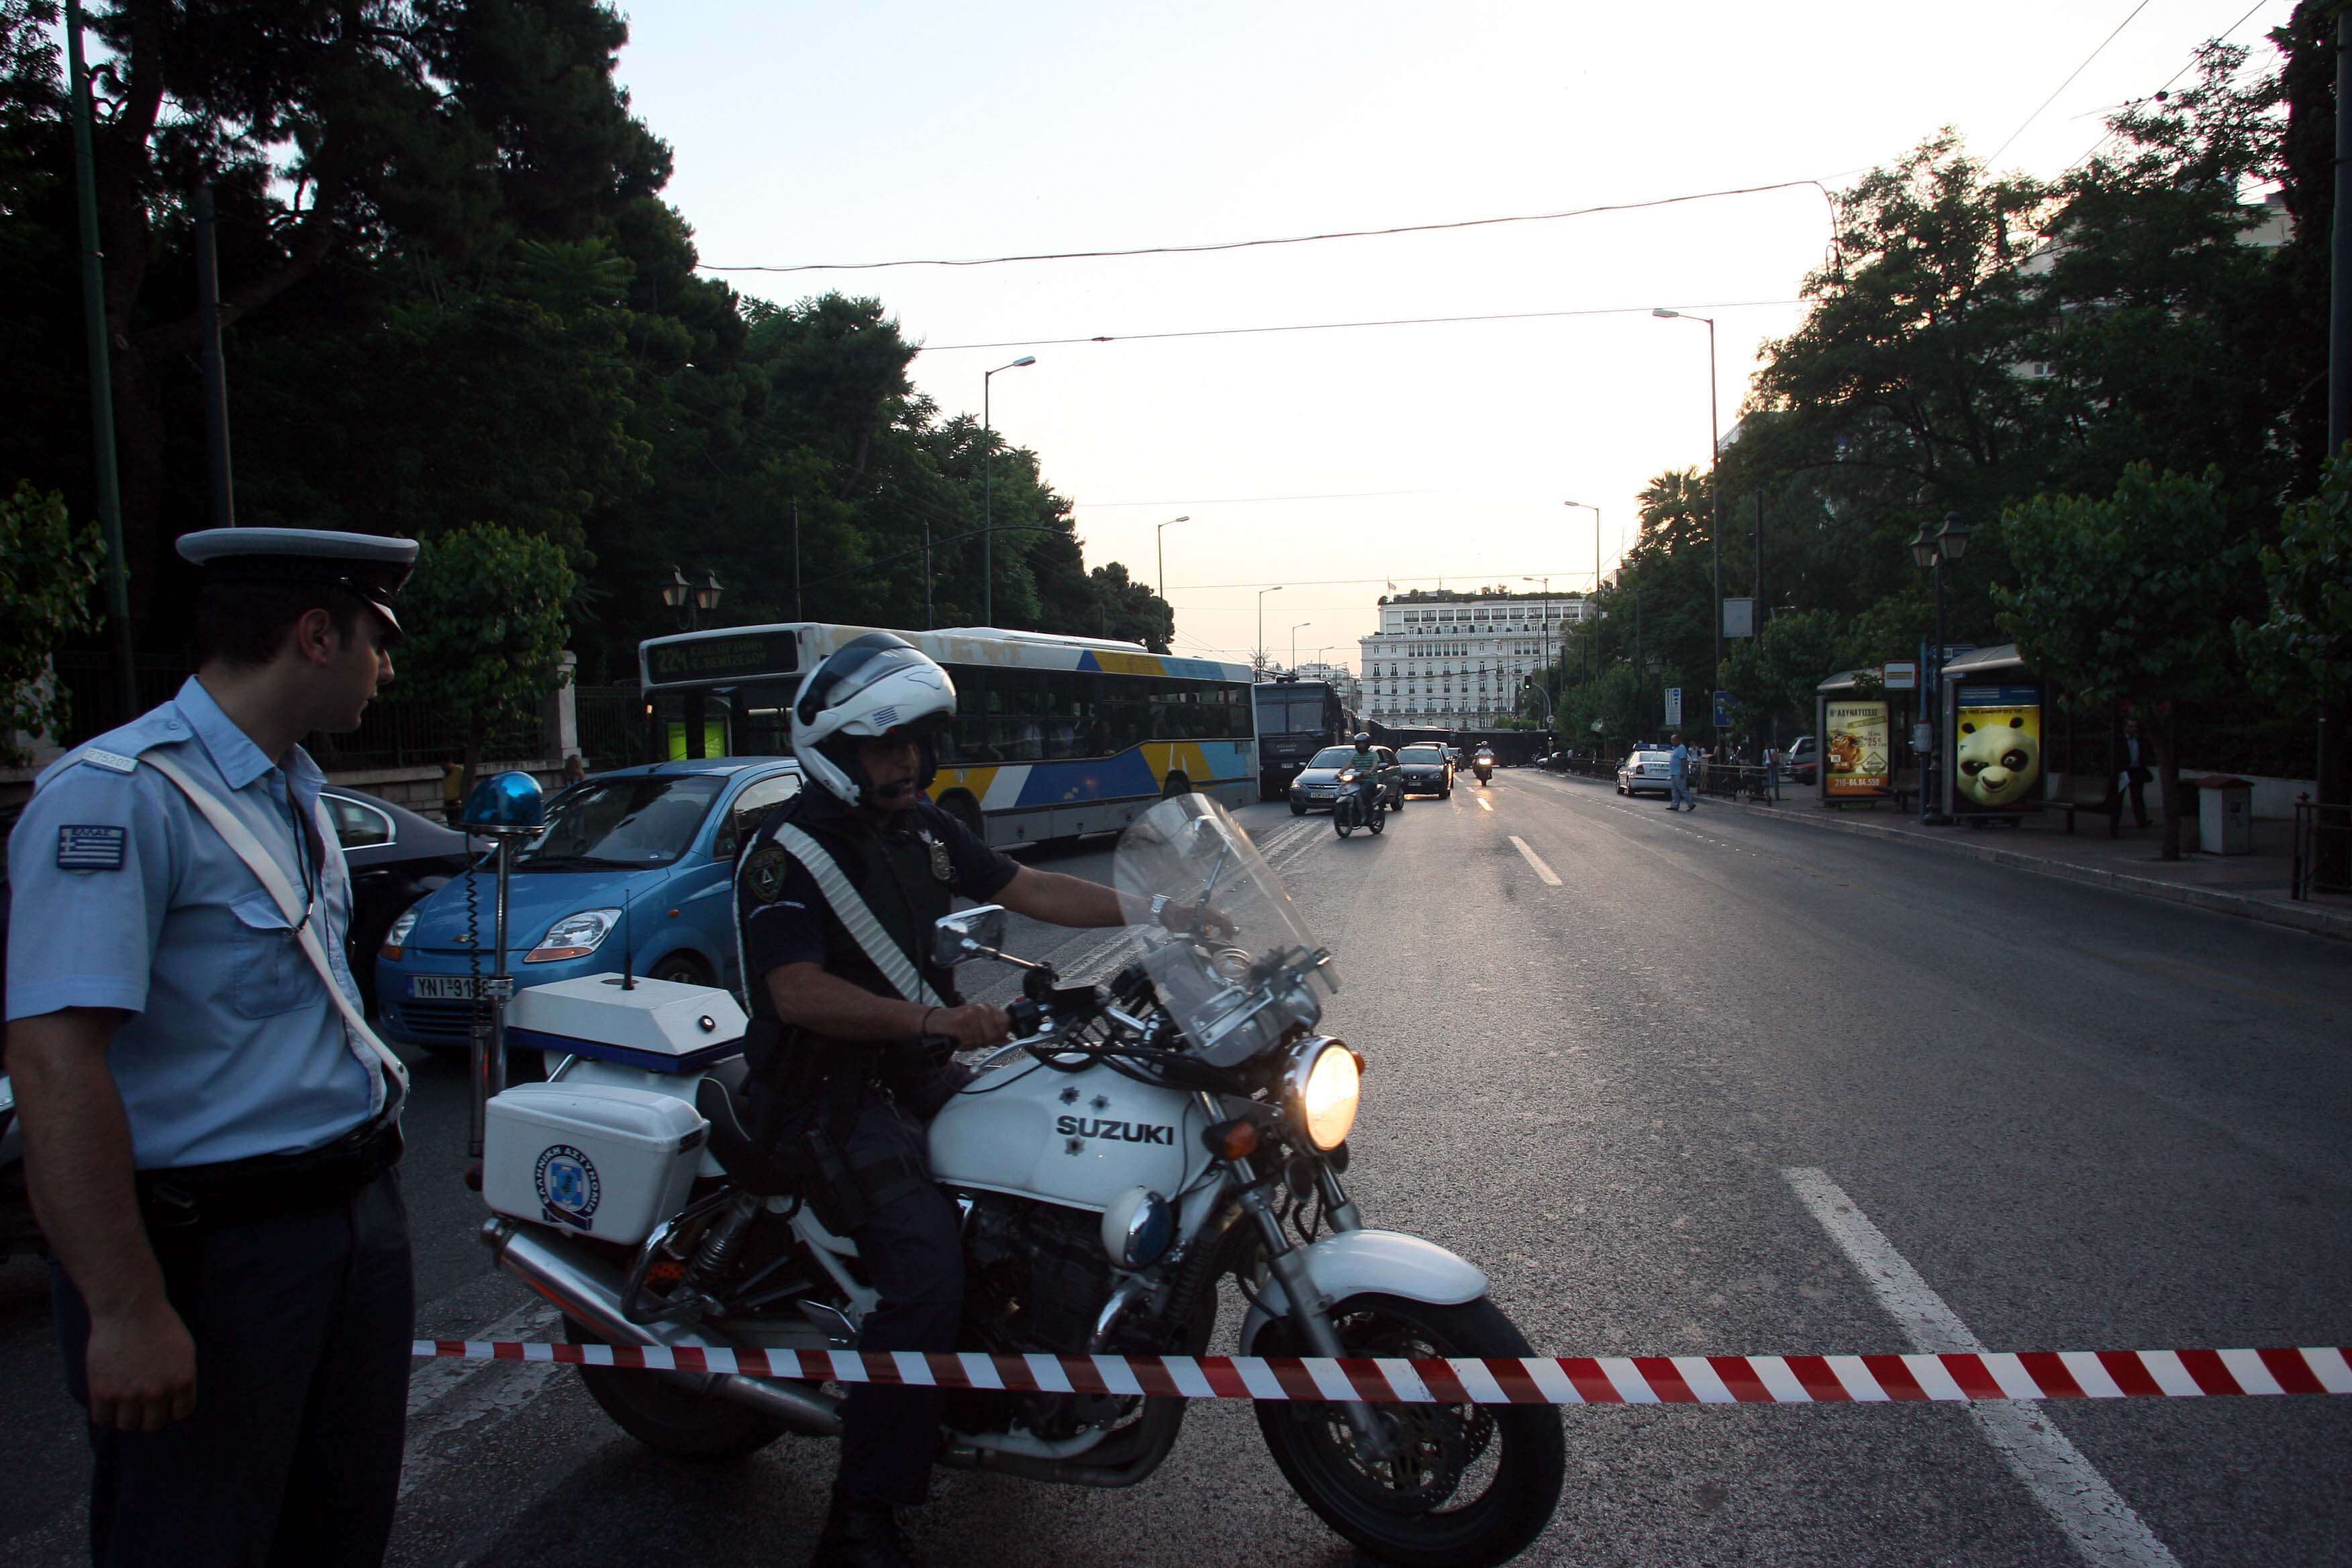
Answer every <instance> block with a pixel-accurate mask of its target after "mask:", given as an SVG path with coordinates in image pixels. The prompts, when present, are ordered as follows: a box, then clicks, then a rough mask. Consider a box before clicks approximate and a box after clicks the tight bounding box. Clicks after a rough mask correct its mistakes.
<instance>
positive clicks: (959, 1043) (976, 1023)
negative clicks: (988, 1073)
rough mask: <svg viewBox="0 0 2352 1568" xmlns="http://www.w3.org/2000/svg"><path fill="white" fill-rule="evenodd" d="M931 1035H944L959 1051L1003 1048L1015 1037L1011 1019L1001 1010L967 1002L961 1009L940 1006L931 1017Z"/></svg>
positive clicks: (982, 1003)
mask: <svg viewBox="0 0 2352 1568" xmlns="http://www.w3.org/2000/svg"><path fill="white" fill-rule="evenodd" d="M930 1028H931V1033H933V1034H935V1035H944V1036H946V1037H948V1038H949V1039H950V1040H953V1041H954V1042H955V1043H956V1048H957V1049H958V1050H965V1051H969V1050H977V1049H978V1048H979V1047H982V1046H1001V1045H1003V1043H1004V1042H1005V1041H1007V1040H1009V1039H1011V1038H1012V1037H1013V1025H1012V1020H1011V1019H1009V1018H1007V1017H1006V1016H1005V1015H1004V1009H1003V1008H1002V1007H992V1006H990V1005H988V1004H987V1003H985V1002H967V1003H965V1004H964V1005H962V1006H961V1007H941V1008H940V1009H938V1010H937V1011H936V1012H934V1013H933V1014H932V1015H931V1025H930Z"/></svg>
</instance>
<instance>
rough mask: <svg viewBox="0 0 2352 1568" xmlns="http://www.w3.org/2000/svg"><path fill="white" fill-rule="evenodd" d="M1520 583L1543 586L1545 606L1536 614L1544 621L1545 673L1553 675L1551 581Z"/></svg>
mask: <svg viewBox="0 0 2352 1568" xmlns="http://www.w3.org/2000/svg"><path fill="white" fill-rule="evenodd" d="M1519 581H1520V582H1522V583H1541V584H1543V592H1544V596H1543V604H1542V605H1541V606H1540V607H1539V608H1538V610H1537V612H1536V613H1537V615H1538V616H1540V617H1542V620H1543V673H1544V674H1546V675H1549V674H1550V673H1551V579H1550V578H1549V577H1521V578H1520V579H1519Z"/></svg>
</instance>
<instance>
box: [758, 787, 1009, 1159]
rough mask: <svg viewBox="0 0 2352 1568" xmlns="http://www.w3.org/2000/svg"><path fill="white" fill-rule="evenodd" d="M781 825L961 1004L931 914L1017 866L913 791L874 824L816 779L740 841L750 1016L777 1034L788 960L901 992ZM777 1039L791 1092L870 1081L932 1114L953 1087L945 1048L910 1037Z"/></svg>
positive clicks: (990, 890) (995, 885) (944, 999)
mask: <svg viewBox="0 0 2352 1568" xmlns="http://www.w3.org/2000/svg"><path fill="white" fill-rule="evenodd" d="M785 823H790V824H791V825H792V826H794V827H797V828H799V829H800V830H801V831H802V832H803V833H805V834H807V835H808V836H809V837H811V838H814V839H815V840H816V842H817V843H818V845H819V846H820V847H823V848H824V850H825V851H826V852H827V853H828V854H830V855H831V856H832V857H833V859H834V863H835V865H837V866H839V867H840V868H841V870H842V874H843V875H844V876H845V877H846V878H847V879H849V883H850V885H851V886H852V887H853V888H855V889H856V890H857V892H858V894H859V896H860V897H861V898H863V899H864V900H865V901H866V908H868V909H869V910H872V911H873V912H874V916H875V919H876V920H877V921H878V922H879V923H880V924H881V927H882V929H883V931H884V932H885V934H886V935H887V937H888V938H889V940H890V941H891V942H893V943H895V944H896V945H897V946H898V949H899V951H900V952H904V953H906V954H907V955H908V957H909V958H911V959H912V960H913V961H914V963H915V964H916V967H917V968H918V969H919V971H920V973H921V974H922V976H923V979H924V980H925V981H926V982H928V983H929V985H930V987H931V989H932V990H933V991H935V992H937V993H938V994H939V995H940V1002H941V1004H942V1005H945V1006H950V1007H952V1006H955V1005H958V1003H959V1000H960V998H959V997H958V995H957V993H956V989H955V981H954V972H953V971H952V970H950V969H947V968H945V967H942V966H940V965H938V964H934V963H931V962H930V946H931V925H932V922H933V921H937V920H938V919H939V918H940V916H942V915H944V914H946V913H948V912H949V910H951V909H952V908H953V907H954V903H955V899H956V896H957V895H959V894H961V895H962V896H963V897H965V898H969V899H972V900H978V901H981V902H986V901H987V900H991V899H993V898H994V897H995V896H996V895H997V894H998V893H1000V892H1002V891H1003V889H1004V885H1005V884H1006V883H1007V882H1010V881H1011V880H1013V876H1014V874H1015V873H1016V872H1017V871H1019V869H1020V868H1019V866H1018V865H1016V864H1015V863H1014V862H1013V860H1011V859H1010V858H1006V857H1005V856H1004V855H1003V854H1002V853H1000V852H999V851H997V850H994V849H991V848H990V847H988V846H987V845H985V844H983V843H982V842H981V840H980V839H979V838H977V837H974V836H973V835H972V833H971V830H970V829H968V828H966V827H965V826H963V825H962V824H961V823H959V822H958V821H956V820H955V818H953V817H951V816H949V815H948V814H947V813H946V812H944V811H941V810H940V808H939V807H938V806H936V805H932V804H931V803H930V802H929V800H924V799H920V798H918V800H917V801H916V803H915V805H913V806H911V807H910V808H908V810H906V811H903V812H901V813H899V814H898V816H897V817H896V818H894V819H893V820H892V821H891V823H890V824H889V826H887V827H883V828H879V829H877V828H876V827H875V826H874V825H873V824H872V823H871V822H869V821H868V820H867V819H866V816H865V815H864V814H863V813H861V812H859V811H857V810H856V809H855V808H853V807H850V806H846V805H842V804H841V802H840V801H838V800H837V799H835V797H834V796H833V795H831V794H830V793H829V792H827V791H824V790H822V789H815V788H811V789H805V790H803V791H802V792H801V794H800V795H799V796H798V797H797V798H795V799H794V800H793V803H792V804H791V805H788V806H786V807H785V808H784V809H783V810H782V811H779V812H778V813H776V814H775V815H774V816H772V817H770V818H769V819H768V821H766V822H765V823H762V824H761V826H760V829H759V831H758V832H757V833H755V834H753V835H752V837H751V843H750V844H748V845H747V846H746V847H744V850H743V855H744V859H743V863H742V865H741V867H740V874H739V875H738V876H737V878H736V879H735V881H736V889H737V891H736V899H737V903H736V911H737V916H738V918H739V919H740V921H741V922H742V933H743V975H744V990H745V991H746V993H747V994H748V999H749V1002H750V1005H751V1016H752V1017H753V1019H754V1020H764V1021H765V1022H766V1023H767V1025H768V1026H770V1028H769V1030H768V1031H767V1032H769V1033H772V1032H773V1030H772V1026H773V1024H774V1021H775V1005H774V1003H773V1002H772V999H771V998H770V996H769V994H768V985H767V976H768V974H769V973H770V972H771V971H772V970H775V969H777V968H779V967H781V966H782V965H784V964H788V963H814V964H816V965H818V966H819V967H820V968H822V969H824V972H825V973H828V974H832V975H835V976H838V977H839V978H841V979H843V980H846V981H848V982H849V983H850V984H853V985H856V986H860V987H862V988H864V989H865V990H867V991H870V992H872V993H874V994H876V995H877V996H894V997H895V996H897V995H898V992H897V990H896V989H894V988H893V987H892V986H891V984H890V983H889V982H888V981H887V980H886V979H884V978H883V976H882V973H881V971H880V970H878V969H877V968H876V967H875V966H874V961H873V960H872V959H870V958H868V957H866V952H865V950H864V949H863V948H861V947H860V946H858V944H857V940H856V938H855V937H853V936H851V935H850V934H849V931H848V930H847V929H846V928H845V926H844V925H843V924H842V922H841V920H840V917H839V916H837V915H835V913H834V911H833V909H832V907H831V905H830V904H828V903H827V901H826V900H825V896H824V892H823V891H822V890H821V889H819V888H818V886H817V883H816V879H815V878H814V876H812V875H811V874H810V872H809V870H808V868H806V867H804V866H803V865H801V863H800V862H799V861H798V860H796V859H794V858H793V857H792V855H791V854H790V853H788V852H787V851H786V850H785V849H784V847H783V846H782V845H781V844H779V843H778V842H777V841H776V830H777V829H778V828H779V827H781V826H783V825H784V824H785ZM780 1048H781V1049H782V1050H783V1051H785V1052H787V1053H789V1054H790V1055H791V1056H792V1057H793V1058H796V1059H795V1060H794V1061H793V1064H792V1066H793V1071H792V1072H791V1073H790V1074H788V1075H787V1076H786V1081H787V1082H788V1083H790V1084H791V1085H793V1086H795V1089H796V1092H793V1093H791V1094H790V1096H789V1097H791V1098H799V1097H801V1096H803V1095H806V1094H810V1093H814V1091H815V1090H816V1089H819V1088H821V1087H822V1086H823V1082H824V1080H835V1081H851V1080H854V1081H861V1082H868V1083H873V1084H877V1085H879V1086H881V1087H882V1088H885V1089H888V1090H889V1091H890V1092H891V1094H892V1095H893V1096H894V1097H895V1098H897V1099H898V1100H899V1102H900V1103H901V1104H903V1105H905V1106H907V1107H908V1109H910V1110H914V1111H916V1113H917V1114H918V1115H922V1116H929V1114H931V1113H932V1112H933V1111H935V1110H937V1109H938V1108H939V1105H940V1104H941V1103H944V1100H945V1098H946V1094H947V1093H948V1092H950V1089H951V1088H952V1084H951V1081H950V1071H949V1058H948V1053H947V1051H946V1049H945V1048H944V1047H938V1046H935V1045H932V1044H929V1043H927V1042H925V1041H922V1040H919V1039H916V1038H914V1037H908V1038H906V1039H904V1040H895V1041H894V1040H840V1039H835V1038H832V1037H826V1036H821V1035H816V1034H814V1033H811V1032H808V1031H800V1032H799V1033H798V1034H797V1036H796V1037H794V1038H792V1039H788V1040H785V1041H783V1042H782V1044H781V1047H780Z"/></svg>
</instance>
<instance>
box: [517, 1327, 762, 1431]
mask: <svg viewBox="0 0 2352 1568" xmlns="http://www.w3.org/2000/svg"><path fill="white" fill-rule="evenodd" d="M563 1339H564V1342H565V1343H567V1344H574V1345H601V1344H603V1343H604V1339H603V1338H602V1337H601V1336H599V1335H598V1334H596V1333H595V1332H594V1331H592V1330H589V1329H586V1328H583V1327H582V1326H581V1325H580V1324H578V1323H575V1322H573V1321H572V1320H571V1319H569V1318H566V1319H564V1320H563ZM580 1381H581V1382H582V1383H583V1384H587V1385H588V1397H589V1398H591V1399H593V1400H594V1401H595V1402H596V1403H597V1404H598V1405H600V1406H602V1407H603V1409H604V1414H605V1415H609V1416H611V1417H612V1418H613V1420H614V1424H615V1425H616V1426H619V1427H620V1428H621V1430H622V1431H624V1432H626V1433H627V1434H628V1435H629V1436H632V1437H635V1439H636V1440H637V1441H638V1442H640V1443H643V1444H644V1445H645V1446H646V1447H648V1448H651V1449H652V1450H653V1451H654V1452H655V1453H656V1454H661V1455H665V1456H667V1458H673V1459H691V1460H696V1461H698V1462H699V1463H703V1464H724V1463H726V1462H728V1461H730V1460H733V1459H740V1458H747V1457H749V1456H750V1455H752V1454H756V1453H758V1452H759V1451H760V1450H761V1449H762V1448H764V1447H767V1446H768V1445H769V1444H771V1443H772V1442H774V1441H775V1440H776V1439H777V1438H779V1437H781V1436H783V1435H784V1434H785V1433H786V1432H787V1431H789V1430H791V1428H789V1427H787V1426H784V1424H783V1423H782V1422H781V1421H778V1420H775V1419H774V1418H772V1417H771V1416H766V1415H761V1414H760V1413H759V1412H758V1411H756V1410H753V1409H751V1408H749V1407H748V1406H746V1405H737V1404H735V1403H734V1402H733V1401H732V1400H727V1399H720V1398H719V1397H718V1396H716V1395H715V1394H697V1393H695V1392H694V1391H693V1390H692V1389H690V1388H682V1387H680V1386H679V1385H678V1384H675V1383H672V1382H669V1381H668V1380H667V1379H666V1378H664V1377H663V1376H662V1374H661V1373H657V1372H639V1371H636V1370H635V1369H634V1368H630V1367H614V1366H583V1367H582V1368H581V1369H580Z"/></svg>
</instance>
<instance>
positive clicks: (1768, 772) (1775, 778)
mask: <svg viewBox="0 0 2352 1568" xmlns="http://www.w3.org/2000/svg"><path fill="white" fill-rule="evenodd" d="M1764 793H1765V794H1766V795H1770V796H1771V797H1772V804H1773V805H1780V748H1779V747H1777V746H1767V747H1765V748H1764Z"/></svg>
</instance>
